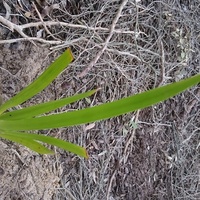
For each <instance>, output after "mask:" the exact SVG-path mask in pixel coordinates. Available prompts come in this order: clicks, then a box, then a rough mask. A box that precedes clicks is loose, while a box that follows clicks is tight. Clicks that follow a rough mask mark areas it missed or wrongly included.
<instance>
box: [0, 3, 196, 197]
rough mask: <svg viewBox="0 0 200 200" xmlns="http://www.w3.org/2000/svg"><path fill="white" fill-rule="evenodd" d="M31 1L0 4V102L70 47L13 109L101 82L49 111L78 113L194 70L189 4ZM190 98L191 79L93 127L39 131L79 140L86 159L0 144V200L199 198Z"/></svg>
mask: <svg viewBox="0 0 200 200" xmlns="http://www.w3.org/2000/svg"><path fill="white" fill-rule="evenodd" d="M19 2H21V3H19ZM34 2H35V4H33V3H31V2H30V1H28V0H24V1H15V0H14V1H10V0H7V1H3V2H2V1H0V16H2V17H3V18H4V19H6V20H7V21H6V22H7V24H6V23H3V22H5V21H2V20H1V21H0V22H1V24H0V25H1V26H0V39H1V40H0V50H1V54H0V78H1V87H2V96H3V100H4V101H6V100H7V99H9V98H10V97H11V96H13V95H15V94H16V93H17V92H19V91H20V90H21V89H22V88H23V87H25V86H26V85H28V84H29V83H30V82H31V81H32V80H34V79H35V78H36V77H37V76H38V75H39V74H40V73H41V72H42V71H43V70H44V69H45V68H46V67H47V66H48V64H49V63H51V61H52V60H54V59H55V58H56V57H57V56H58V55H59V54H60V53H61V52H62V51H63V50H64V49H65V48H67V47H70V48H71V49H72V51H73V53H74V56H75V61H74V62H73V63H72V64H71V65H70V67H69V68H67V69H66V70H65V71H64V72H63V73H62V74H61V75H60V76H59V77H58V78H57V79H56V80H55V81H54V82H53V83H52V84H51V85H50V86H49V87H48V88H47V89H45V91H43V92H42V93H41V94H39V95H36V96H35V97H34V98H33V99H31V100H29V101H28V102H26V103H24V104H23V105H21V106H19V108H20V107H25V106H28V105H32V104H36V103H39V102H45V101H48V100H52V99H59V98H62V97H64V96H70V95H73V94H75V93H79V92H84V91H87V90H90V89H92V88H97V87H101V88H102V89H101V91H100V92H98V93H97V94H96V95H94V96H92V97H91V98H90V99H87V100H82V101H80V102H78V103H74V104H72V105H70V106H67V107H64V108H61V109H59V110H58V111H66V110H69V109H80V108H84V107H88V106H94V105H98V104H100V103H103V102H109V101H113V100H115V99H119V98H122V97H126V96H129V95H131V94H136V93H138V92H142V91H146V90H148V89H152V88H155V87H158V86H161V85H166V84H168V83H171V82H174V81H178V80H180V79H183V78H186V77H190V76H192V75H194V74H197V73H199V72H200V32H199V30H200V23H199V21H200V20H199V19H200V14H199V13H200V2H199V1H198V0H194V1H186V0H182V1H181V0H178V1H171V0H164V1H148V0H141V1H136V2H137V3H135V1H131V0H129V1H127V2H126V1H117V0H115V1H107V0H105V1H95V0H85V1H76V0H74V1H56V0H51V1H50V0H49V1H34ZM123 3H124V5H123ZM125 3H126V4H125ZM120 8H121V13H120ZM117 17H118V18H117ZM115 20H116V21H115ZM8 21H10V22H12V23H13V24H17V25H18V26H17V27H14V29H15V31H14V32H11V31H10V30H9V29H8V28H6V27H9V28H10V29H11V28H12V24H11V25H9V24H8ZM43 21H48V22H49V24H48V25H47V24H46V25H45V24H44V23H43ZM31 22H37V23H40V26H36V25H33V24H30V23H31ZM52 22H64V23H63V24H57V25H53V24H52ZM21 25H26V26H27V27H28V28H26V29H20V28H19V27H21V28H23V27H22V26H21ZM20 30H22V31H24V32H23V34H26V35H23V34H22V32H20ZM25 37H28V39H27V38H26V39H24V38H25ZM25 40H28V41H25ZM199 98H200V88H199V85H198V86H196V87H193V88H191V89H189V90H187V91H185V92H183V93H181V94H179V95H177V96H176V97H173V98H171V99H169V100H167V101H165V102H162V103H160V104H157V105H155V106H152V107H150V108H147V109H144V110H141V111H138V112H134V113H130V114H127V115H123V116H120V117H116V118H114V119H109V120H105V121H101V122H96V123H95V124H94V127H93V128H90V126H88V125H83V126H77V127H70V128H67V129H66V128H62V129H56V130H50V131H43V133H44V134H49V135H53V136H55V137H59V138H62V139H66V140H69V141H71V142H74V143H76V144H79V145H82V146H85V147H86V148H87V150H88V152H89V155H90V158H89V159H88V160H84V159H82V158H79V157H77V156H75V155H73V154H69V153H68V152H64V151H62V150H60V149H55V152H56V153H55V155H54V156H41V155H38V154H36V153H34V152H32V151H30V150H28V149H26V148H24V147H22V146H19V145H17V144H14V143H11V142H8V141H5V140H1V141H0V176H1V181H0V198H1V199H13V200H15V199H21V200H24V199H66V200H68V199H72V200H75V199H76V200H79V199H81V200H85V199H91V200H94V199H95V200H98V199H99V200H100V199H109V200H121V199H125V200H126V199H127V200H132V199H170V200H171V199H187V200H188V199H189V200H190V199H191V200H192V199H199V198H200V184H199V182H200V178H199V177H200V171H199V168H200V166H199V163H200V162H199V161H200V154H199V148H200V145H199V144H200V143H199V141H200V134H199V132H200V128H199V127H200V109H199V108H200V100H199ZM58 111H56V112H58ZM91 127H92V126H91Z"/></svg>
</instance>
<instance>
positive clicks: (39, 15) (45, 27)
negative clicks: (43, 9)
mask: <svg viewBox="0 0 200 200" xmlns="http://www.w3.org/2000/svg"><path fill="white" fill-rule="evenodd" d="M33 6H34V8H35V11H36V13H37V15H38V17H39V18H40V21H41V22H42V25H43V26H44V29H45V30H46V32H47V33H48V34H49V35H50V36H51V37H52V38H54V39H55V40H58V38H56V37H55V36H53V35H52V33H51V32H50V31H49V29H48V28H47V26H46V25H45V23H44V21H43V19H42V16H41V14H40V12H39V11H38V9H37V6H36V5H35V3H34V2H33Z"/></svg>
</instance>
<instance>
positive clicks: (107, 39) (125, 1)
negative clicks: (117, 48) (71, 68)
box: [78, 0, 128, 77]
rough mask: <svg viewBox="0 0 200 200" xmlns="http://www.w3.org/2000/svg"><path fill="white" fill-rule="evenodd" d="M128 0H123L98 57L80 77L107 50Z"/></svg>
mask: <svg viewBox="0 0 200 200" xmlns="http://www.w3.org/2000/svg"><path fill="white" fill-rule="evenodd" d="M127 2H128V0H123V1H122V3H121V5H120V7H119V9H118V11H117V14H116V16H115V18H114V20H113V22H112V24H111V27H110V33H109V35H108V37H107V38H106V41H105V43H104V46H103V48H102V49H101V50H100V51H99V52H98V53H97V55H96V57H95V58H94V59H93V60H92V61H91V62H90V64H89V65H88V67H87V68H86V69H85V70H84V71H83V72H82V73H81V74H79V75H78V77H83V76H85V75H86V74H87V73H88V72H89V71H90V70H91V69H92V67H93V66H94V65H95V64H96V63H97V61H98V60H99V58H100V57H101V55H102V54H103V52H104V51H105V49H106V48H107V46H108V43H109V41H110V39H111V38H112V36H113V34H114V30H115V26H116V24H117V22H118V20H119V18H120V17H121V13H122V10H123V8H124V6H125V5H126V4H127Z"/></svg>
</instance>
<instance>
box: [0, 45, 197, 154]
mask: <svg viewBox="0 0 200 200" xmlns="http://www.w3.org/2000/svg"><path fill="white" fill-rule="evenodd" d="M72 61H73V55H72V53H71V51H70V50H69V49H67V50H66V51H65V52H64V53H63V54H62V55H61V56H60V57H59V58H58V59H57V60H56V61H55V62H53V63H52V64H51V65H50V66H49V67H48V68H47V69H46V71H44V72H43V74H42V75H40V76H39V77H38V78H37V79H36V80H35V81H34V82H33V83H31V84H30V85H29V86H27V87H26V88H25V89H23V90H22V91H21V92H19V93H18V94H17V95H16V96H14V97H12V98H11V99H10V100H8V101H7V102H5V103H4V104H2V105H1V106H0V137H1V138H4V139H8V140H11V141H13V142H17V143H19V144H22V145H24V146H26V147H28V148H30V149H32V150H34V151H36V152H38V153H40V154H48V153H53V151H51V150H50V149H48V148H47V147H45V146H43V144H42V143H47V144H50V145H54V146H57V147H60V148H62V149H64V150H67V151H70V152H72V153H75V154H77V155H79V156H82V157H85V158H87V157H88V155H87V152H86V150H85V148H83V147H80V146H77V145H75V144H72V143H70V142H67V141H63V140H60V139H57V138H53V137H50V136H45V135H41V134H33V133H28V132H25V131H31V130H42V129H51V128H59V127H68V126H74V125H78V124H84V123H89V122H94V121H97V120H103V119H107V118H111V117H114V116H119V115H122V114H125V113H128V112H132V111H135V110H138V109H142V108H145V107H149V106H151V105H153V104H156V103H158V102H160V101H164V100H166V99H168V98H170V97H172V96H174V95H176V94H178V93H180V92H182V91H184V90H186V89H187V88H189V87H191V86H193V85H195V84H198V83H199V82H200V74H198V75H196V76H193V77H190V78H188V79H185V80H182V81H179V82H176V83H172V84H169V85H166V86H163V87H159V88H156V89H152V90H149V91H146V92H143V93H140V94H136V95H133V96H130V97H126V98H123V99H120V100H116V101H114V102H110V103H104V104H101V105H98V106H94V107H89V108H85V109H82V110H77V111H72V112H65V113H58V114H53V115H43V114H45V113H48V112H49V111H52V110H55V109H57V108H59V107H62V106H64V105H66V104H70V103H72V102H75V101H78V100H80V99H83V98H85V97H88V96H90V95H92V94H94V93H95V92H96V91H97V89H96V90H91V91H88V92H86V93H82V94H78V95H74V96H72V97H68V98H64V99H60V100H55V101H50V102H47V103H42V104H38V105H35V106H30V107H27V108H23V109H21V110H13V111H8V109H10V108H12V107H15V106H17V105H18V104H21V103H23V102H25V101H26V100H28V99H30V98H31V97H33V96H34V95H36V94H37V93H39V92H40V91H42V90H43V89H44V88H45V87H47V86H48V85H49V84H50V83H51V82H52V81H53V80H54V79H55V78H56V76H58V75H59V74H60V73H61V72H62V71H63V70H64V68H65V67H66V66H67V65H68V64H70V62H72ZM44 80H45V81H44Z"/></svg>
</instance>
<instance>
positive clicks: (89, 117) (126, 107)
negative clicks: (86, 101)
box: [0, 75, 200, 130]
mask: <svg viewBox="0 0 200 200" xmlns="http://www.w3.org/2000/svg"><path fill="white" fill-rule="evenodd" d="M199 82H200V75H196V76H193V77H190V78H188V79H185V80H182V81H180V82H177V83H172V84H169V85H166V86H163V87H159V88H156V89H153V90H149V91H147V92H143V93H141V94H137V95H134V96H130V97H127V98H123V99H120V100H117V101H114V102H110V103H105V104H102V105H99V106H95V107H92V108H86V109H82V110H78V111H73V112H67V113H61V114H55V115H50V116H43V117H38V118H34V119H24V120H15V121H9V120H0V127H1V129H5V130H39V129H49V128H59V127H67V126H73V125H78V124H83V123H89V122H93V121H97V120H102V119H106V118H111V117H114V116H118V115H121V114H124V113H128V112H132V111H135V110H138V109H142V108H145V107H149V106H151V105H153V104H156V103H159V102H160V101H163V100H166V99H168V98H170V97H172V96H174V95H176V94H178V93H180V92H182V91H183V90H186V89H187V88H189V87H191V86H193V85H195V84H197V83H199Z"/></svg>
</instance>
